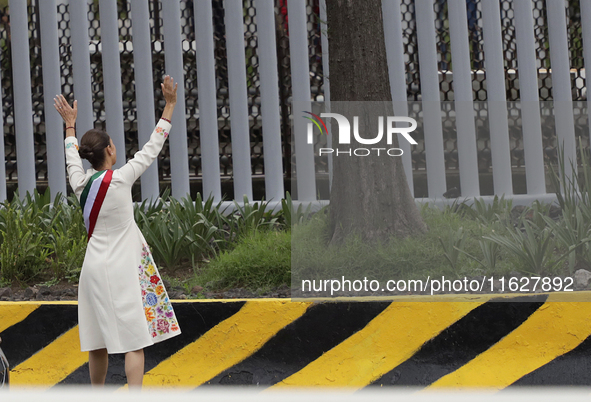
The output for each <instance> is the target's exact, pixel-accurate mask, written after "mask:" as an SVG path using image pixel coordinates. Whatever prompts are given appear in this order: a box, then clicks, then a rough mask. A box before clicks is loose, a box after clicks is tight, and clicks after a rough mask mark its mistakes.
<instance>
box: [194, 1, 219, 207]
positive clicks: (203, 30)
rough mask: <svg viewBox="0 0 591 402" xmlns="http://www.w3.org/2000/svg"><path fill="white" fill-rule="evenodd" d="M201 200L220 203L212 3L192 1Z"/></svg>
mask: <svg viewBox="0 0 591 402" xmlns="http://www.w3.org/2000/svg"><path fill="white" fill-rule="evenodd" d="M193 4H194V11H195V43H196V46H197V47H196V58H197V90H198V92H199V93H198V95H199V138H200V141H201V171H202V183H203V198H204V199H207V198H208V197H210V196H212V197H213V199H214V201H216V202H219V201H221V200H222V187H221V182H220V147H219V142H218V116H217V95H216V88H215V79H216V74H215V57H214V52H213V19H212V18H213V16H212V8H211V2H209V1H200V0H194V3H193Z"/></svg>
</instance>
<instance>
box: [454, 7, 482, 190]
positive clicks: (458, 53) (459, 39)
mask: <svg viewBox="0 0 591 402" xmlns="http://www.w3.org/2000/svg"><path fill="white" fill-rule="evenodd" d="M447 6H448V15H449V34H450V40H451V57H452V62H453V64H452V66H453V80H454V100H455V102H454V103H455V109H456V132H457V141H458V159H459V165H460V187H461V190H462V196H464V197H476V196H479V195H480V185H479V183H478V156H477V150H476V127H475V125H474V104H473V96H472V68H471V66H470V45H469V44H468V21H467V18H466V15H467V10H466V0H448V2H447Z"/></svg>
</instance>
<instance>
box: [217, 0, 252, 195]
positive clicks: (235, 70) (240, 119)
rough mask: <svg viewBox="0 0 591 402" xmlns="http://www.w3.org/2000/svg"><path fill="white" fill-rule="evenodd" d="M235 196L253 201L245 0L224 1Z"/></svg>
mask: <svg viewBox="0 0 591 402" xmlns="http://www.w3.org/2000/svg"><path fill="white" fill-rule="evenodd" d="M224 11H225V25H226V50H227V57H228V91H229V92H230V130H231V134H232V176H233V179H234V198H235V199H237V200H239V201H240V200H242V198H243V197H244V196H246V197H248V199H249V200H252V177H251V163H250V132H249V131H250V130H249V124H248V98H247V96H246V91H247V88H246V63H245V61H244V58H245V55H244V20H243V10H242V0H224Z"/></svg>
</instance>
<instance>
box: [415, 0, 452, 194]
mask: <svg viewBox="0 0 591 402" xmlns="http://www.w3.org/2000/svg"><path fill="white" fill-rule="evenodd" d="M415 14H416V18H417V41H418V46H419V60H420V77H421V99H422V104H423V131H424V135H425V154H426V160H427V188H428V192H429V198H439V197H441V196H442V195H443V193H445V192H446V191H447V189H446V182H445V158H444V155H443V128H442V123H441V104H440V94H439V75H438V68H437V49H436V46H435V24H434V22H435V11H434V10H433V1H432V0H416V1H415Z"/></svg>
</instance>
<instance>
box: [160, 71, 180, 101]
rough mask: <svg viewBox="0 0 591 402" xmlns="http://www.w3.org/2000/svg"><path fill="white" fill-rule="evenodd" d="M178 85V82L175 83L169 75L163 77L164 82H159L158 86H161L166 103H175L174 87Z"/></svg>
mask: <svg viewBox="0 0 591 402" xmlns="http://www.w3.org/2000/svg"><path fill="white" fill-rule="evenodd" d="M178 86H179V84H178V83H176V84H175V83H174V80H173V79H172V77H171V76H170V75H167V76H165V77H164V82H163V83H162V84H160V87H161V88H162V94H163V95H164V100H165V101H166V103H170V104H172V105H174V104H176V89H177V88H178Z"/></svg>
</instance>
